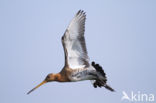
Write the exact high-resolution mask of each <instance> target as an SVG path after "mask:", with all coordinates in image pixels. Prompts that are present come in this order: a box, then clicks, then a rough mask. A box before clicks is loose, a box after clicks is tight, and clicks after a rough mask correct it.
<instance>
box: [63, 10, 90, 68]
mask: <svg viewBox="0 0 156 103" xmlns="http://www.w3.org/2000/svg"><path fill="white" fill-rule="evenodd" d="M85 20H86V14H85V12H84V11H82V10H79V11H78V12H77V14H76V15H75V17H74V18H73V19H72V21H71V23H70V24H69V26H68V28H67V29H66V31H65V33H64V35H63V37H62V44H63V47H64V52H65V65H66V66H68V67H70V68H72V69H77V68H83V67H87V66H89V57H88V54H87V49H86V44H85V38H84V31H85Z"/></svg>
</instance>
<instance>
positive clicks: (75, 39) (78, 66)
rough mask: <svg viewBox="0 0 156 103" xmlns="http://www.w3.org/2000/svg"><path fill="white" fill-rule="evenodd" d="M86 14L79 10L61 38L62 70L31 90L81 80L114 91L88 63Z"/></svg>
mask: <svg viewBox="0 0 156 103" xmlns="http://www.w3.org/2000/svg"><path fill="white" fill-rule="evenodd" d="M85 20H86V14H85V12H84V11H83V10H79V11H78V12H77V13H76V15H75V16H74V18H73V19H72V20H71V22H70V24H69V26H68V27H67V29H66V31H65V33H64V35H63V36H62V45H63V49H64V55H65V65H64V67H63V69H62V70H61V71H60V72H59V73H56V74H53V73H50V74H48V75H47V77H46V78H45V80H44V81H43V82H42V83H40V84H39V85H37V86H36V87H35V88H33V89H32V90H31V91H29V92H28V94H29V93H31V92H32V91H33V90H35V89H36V88H38V87H39V86H41V85H43V84H44V83H47V82H52V81H58V82H77V81H82V80H92V81H93V86H94V87H95V88H97V87H105V88H106V89H108V90H110V91H114V90H113V89H112V88H111V87H110V86H108V85H107V83H106V82H107V78H106V74H105V72H104V70H103V69H102V67H101V66H100V65H99V64H96V63H95V62H92V63H91V64H90V63H89V57H88V53H87V48H86V43H85V38H84V32H85Z"/></svg>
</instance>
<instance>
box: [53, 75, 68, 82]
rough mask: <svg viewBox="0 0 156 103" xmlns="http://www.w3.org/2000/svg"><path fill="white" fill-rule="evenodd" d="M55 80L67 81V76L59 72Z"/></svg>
mask: <svg viewBox="0 0 156 103" xmlns="http://www.w3.org/2000/svg"><path fill="white" fill-rule="evenodd" d="M54 78H55V79H54V81H58V82H66V81H67V79H66V78H65V76H64V75H62V74H61V73H57V74H55V75H54Z"/></svg>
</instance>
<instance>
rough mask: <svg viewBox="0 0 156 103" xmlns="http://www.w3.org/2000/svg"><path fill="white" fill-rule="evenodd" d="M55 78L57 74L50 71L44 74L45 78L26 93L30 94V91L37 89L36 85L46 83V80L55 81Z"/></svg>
mask: <svg viewBox="0 0 156 103" xmlns="http://www.w3.org/2000/svg"><path fill="white" fill-rule="evenodd" d="M56 80H57V75H56V74H53V73H50V74H48V75H47V76H46V78H45V79H44V80H43V81H42V82H41V83H40V84H39V85H37V86H36V87H34V88H33V89H32V90H30V91H29V92H28V93H27V94H30V93H31V92H32V91H34V90H35V89H37V88H38V87H40V86H41V85H43V84H45V83H47V82H52V81H56Z"/></svg>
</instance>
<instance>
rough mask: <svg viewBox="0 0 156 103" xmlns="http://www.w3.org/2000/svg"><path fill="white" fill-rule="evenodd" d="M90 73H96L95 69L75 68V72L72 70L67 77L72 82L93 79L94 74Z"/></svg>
mask: <svg viewBox="0 0 156 103" xmlns="http://www.w3.org/2000/svg"><path fill="white" fill-rule="evenodd" d="M92 74H96V71H95V70H90V69H88V68H83V69H77V70H76V71H75V72H73V73H72V74H71V75H70V77H69V78H70V80H71V81H72V82H76V81H82V80H93V79H95V75H92Z"/></svg>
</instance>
